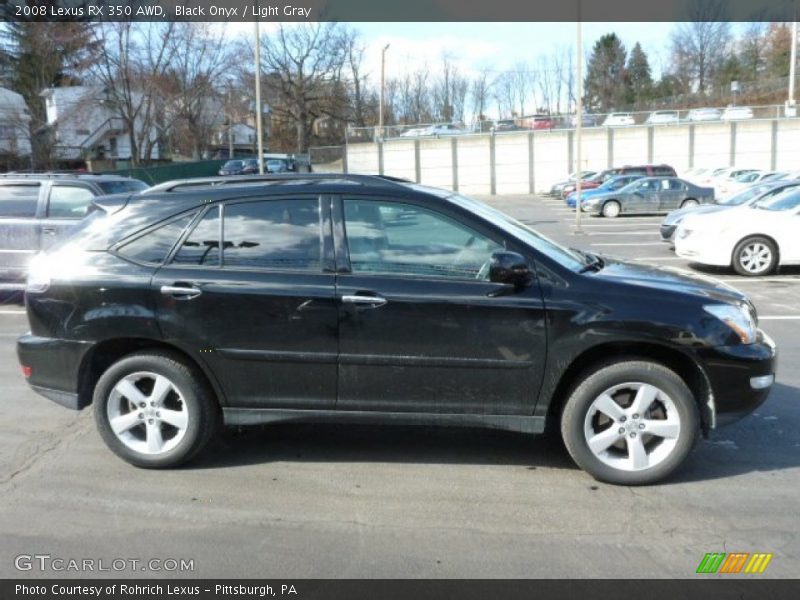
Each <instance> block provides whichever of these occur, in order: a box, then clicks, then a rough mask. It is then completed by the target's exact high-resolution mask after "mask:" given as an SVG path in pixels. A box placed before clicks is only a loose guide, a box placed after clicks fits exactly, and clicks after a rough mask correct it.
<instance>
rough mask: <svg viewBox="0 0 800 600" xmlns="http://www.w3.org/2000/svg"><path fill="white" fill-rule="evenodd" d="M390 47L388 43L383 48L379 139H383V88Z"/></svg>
mask: <svg viewBox="0 0 800 600" xmlns="http://www.w3.org/2000/svg"><path fill="white" fill-rule="evenodd" d="M388 49H389V44H386V45H385V46H384V47H383V50H381V94H380V102H379V106H378V139H381V140H382V139H383V88H384V81H385V73H386V51H387V50H388Z"/></svg>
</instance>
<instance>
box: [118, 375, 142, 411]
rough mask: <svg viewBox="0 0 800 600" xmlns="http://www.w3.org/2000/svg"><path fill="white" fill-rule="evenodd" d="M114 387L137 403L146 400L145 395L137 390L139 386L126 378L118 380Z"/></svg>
mask: <svg viewBox="0 0 800 600" xmlns="http://www.w3.org/2000/svg"><path fill="white" fill-rule="evenodd" d="M115 388H116V390H117V391H118V392H119V393H120V394H122V395H123V396H125V397H126V398H127V399H128V400H130V401H131V402H133V403H135V404H137V405H139V404H141V403H142V402H145V401H146V400H147V397H146V396H145V395H144V394H142V392H140V391H139V388H137V387H136V386H135V385H133V382H131V381H129V380H127V379H123V380H122V381H120V382H119V383H118V384H117V385H116V386H115Z"/></svg>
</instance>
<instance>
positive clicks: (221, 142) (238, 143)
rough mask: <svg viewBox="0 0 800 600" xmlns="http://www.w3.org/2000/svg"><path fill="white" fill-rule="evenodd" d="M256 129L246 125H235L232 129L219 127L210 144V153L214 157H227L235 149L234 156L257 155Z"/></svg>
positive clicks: (224, 125) (223, 125)
mask: <svg viewBox="0 0 800 600" xmlns="http://www.w3.org/2000/svg"><path fill="white" fill-rule="evenodd" d="M255 146H256V128H255V127H251V126H250V125H248V124H246V123H234V124H233V125H232V126H231V127H228V125H227V124H222V125H220V126H218V127H217V129H216V131H215V132H214V135H213V136H212V140H211V144H209V149H208V152H209V154H213V155H214V156H220V157H227V156H228V153H229V152H230V149H231V148H233V154H234V156H243V155H248V156H249V155H251V154H255V152H256V151H255Z"/></svg>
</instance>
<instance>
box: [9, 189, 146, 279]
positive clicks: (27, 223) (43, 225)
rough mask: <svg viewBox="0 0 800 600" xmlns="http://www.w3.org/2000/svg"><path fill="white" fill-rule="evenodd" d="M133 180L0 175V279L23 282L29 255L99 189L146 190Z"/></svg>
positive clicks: (63, 230) (77, 216)
mask: <svg viewBox="0 0 800 600" xmlns="http://www.w3.org/2000/svg"><path fill="white" fill-rule="evenodd" d="M147 187H148V186H147V184H145V183H144V182H142V181H139V180H138V179H129V178H127V177H121V176H117V175H94V174H91V173H7V174H4V175H0V281H4V282H9V283H10V284H12V285H13V282H16V281H20V282H23V283H24V279H25V272H26V269H27V265H28V262H29V261H30V259H31V257H32V256H33V255H34V254H36V253H37V252H39V251H40V250H46V249H47V248H49V247H50V246H52V245H53V244H55V243H56V242H57V241H58V240H59V238H60V237H62V236H64V235H65V234H67V233H68V232H69V231H70V230H71V229H72V227H74V225H75V224H76V223H78V222H79V221H80V220H81V218H83V216H84V215H85V214H86V211H87V209H88V208H89V204H90V201H91V200H92V199H93V198H94V197H95V196H100V195H103V194H118V193H120V192H135V191H139V190H144V189H147Z"/></svg>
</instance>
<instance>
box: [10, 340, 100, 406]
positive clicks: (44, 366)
mask: <svg viewBox="0 0 800 600" xmlns="http://www.w3.org/2000/svg"><path fill="white" fill-rule="evenodd" d="M91 347H92V343H91V342H81V341H73V340H62V339H57V338H46V337H40V336H36V335H31V334H30V333H28V334H26V335H23V336H22V337H20V338H19V339H18V340H17V356H18V357H19V362H20V365H22V366H24V367H28V368H29V369H30V376H29V377H28V378H27V381H28V385H30V386H31V388H32V389H33V391H35V392H36V393H38V394H41V395H42V396H44V397H45V398H48V399H50V400H52V401H53V402H56V403H58V404H60V405H61V406H66V407H67V408H72V409H76V410H79V409H81V408H83V407H84V406H85V405H86V404H88V401H83V402H82V401H81V399H79V396H78V372H79V369H80V365H81V364H82V362H83V358H84V356H86V353H87V352H88V351H89V350H90V349H91ZM84 400H87V399H84Z"/></svg>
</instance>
